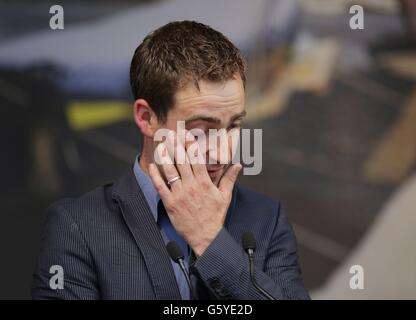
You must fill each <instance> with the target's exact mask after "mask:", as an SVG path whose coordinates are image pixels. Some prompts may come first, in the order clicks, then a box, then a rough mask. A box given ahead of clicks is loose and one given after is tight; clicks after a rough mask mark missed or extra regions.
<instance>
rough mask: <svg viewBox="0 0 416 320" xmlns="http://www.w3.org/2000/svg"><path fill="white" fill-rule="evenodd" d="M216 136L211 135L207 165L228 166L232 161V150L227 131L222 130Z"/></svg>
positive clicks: (209, 137)
mask: <svg viewBox="0 0 416 320" xmlns="http://www.w3.org/2000/svg"><path fill="white" fill-rule="evenodd" d="M216 132H217V133H216V134H211V133H210V134H209V136H208V147H207V154H206V158H207V164H211V165H216V164H228V163H229V161H230V148H229V141H228V135H227V131H226V130H225V129H220V130H217V131H216Z"/></svg>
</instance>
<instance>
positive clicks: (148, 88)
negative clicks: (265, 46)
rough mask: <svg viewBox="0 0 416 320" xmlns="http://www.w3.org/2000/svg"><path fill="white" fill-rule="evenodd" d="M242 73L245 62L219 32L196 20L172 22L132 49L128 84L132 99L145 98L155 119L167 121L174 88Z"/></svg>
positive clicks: (244, 72) (227, 78) (228, 77)
mask: <svg viewBox="0 0 416 320" xmlns="http://www.w3.org/2000/svg"><path fill="white" fill-rule="evenodd" d="M236 74H239V75H240V76H241V79H242V80H243V83H244V85H245V81H246V63H245V61H244V58H243V57H242V55H241V53H240V51H239V50H238V49H237V48H236V47H235V46H234V45H233V44H232V43H231V41H230V40H228V39H227V38H226V37H225V36H224V35H223V34H222V33H220V32H218V31H216V30H214V29H212V28H211V27H209V26H207V25H204V24H202V23H198V22H195V21H175V22H171V23H168V24H166V25H164V26H162V27H160V28H159V29H157V30H155V31H153V32H152V33H150V34H149V35H147V36H146V38H145V39H144V40H143V42H142V43H141V44H140V45H139V46H138V47H137V49H136V51H135V52H134V56H133V59H132V61H131V66H130V86H131V90H132V93H133V96H134V98H135V99H136V100H137V99H139V98H142V99H145V100H146V101H147V102H148V103H149V105H150V107H151V108H152V110H153V111H154V112H155V113H156V115H157V117H158V119H159V120H160V121H162V122H164V121H166V118H167V113H168V111H169V109H170V108H171V107H172V106H173V105H174V97H175V93H176V91H177V90H178V89H179V88H180V87H182V86H185V85H187V84H188V83H189V82H193V83H194V84H195V85H196V87H197V88H198V81H199V80H210V81H218V82H223V81H227V80H230V79H232V78H233V77H234V76H235V75H236Z"/></svg>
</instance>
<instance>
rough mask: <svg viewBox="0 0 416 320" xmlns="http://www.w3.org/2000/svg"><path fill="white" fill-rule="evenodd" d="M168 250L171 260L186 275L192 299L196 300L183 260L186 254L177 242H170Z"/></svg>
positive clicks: (167, 246)
mask: <svg viewBox="0 0 416 320" xmlns="http://www.w3.org/2000/svg"><path fill="white" fill-rule="evenodd" d="M166 250H168V253H169V256H170V258H171V259H172V260H173V261H175V262H176V263H177V264H179V267H180V268H181V270H182V272H183V274H184V275H185V279H186V282H187V283H188V287H189V292H190V293H191V299H192V300H193V299H194V291H193V289H192V285H191V280H190V279H189V274H188V271H187V270H186V267H185V261H184V260H183V258H184V254H183V251H182V248H181V247H180V246H179V244H178V243H177V242H176V241H173V240H172V241H169V243H168V244H167V245H166Z"/></svg>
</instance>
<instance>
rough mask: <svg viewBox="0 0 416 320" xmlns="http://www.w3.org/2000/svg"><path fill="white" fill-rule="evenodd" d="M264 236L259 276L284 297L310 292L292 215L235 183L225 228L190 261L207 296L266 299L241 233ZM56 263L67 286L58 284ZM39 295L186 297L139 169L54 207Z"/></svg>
mask: <svg viewBox="0 0 416 320" xmlns="http://www.w3.org/2000/svg"><path fill="white" fill-rule="evenodd" d="M245 231H251V232H252V233H253V234H254V235H255V237H256V240H257V249H256V253H255V265H256V266H255V268H256V270H255V271H256V279H257V282H258V283H259V284H260V285H261V286H263V287H264V288H265V289H266V290H267V291H269V292H270V293H271V294H272V295H274V296H275V297H276V298H278V299H308V298H309V296H308V293H307V292H306V290H305V288H304V286H303V283H302V279H301V275H300V268H299V265H298V259H297V253H296V242H295V237H294V234H293V231H292V228H291V227H290V225H289V222H288V220H287V217H286V214H285V212H284V210H283V208H282V206H281V205H280V204H279V203H276V202H274V201H273V200H271V199H269V198H268V197H266V196H264V195H261V194H258V193H255V192H252V191H249V190H247V189H245V188H242V187H240V186H238V185H236V186H235V187H234V190H233V197H232V201H231V204H230V208H229V211H228V213H227V218H226V221H225V225H224V228H223V229H222V230H221V232H220V233H219V234H218V236H217V237H216V239H215V240H214V241H213V242H212V243H211V245H210V246H209V247H208V249H207V250H206V251H205V252H204V254H203V255H202V256H200V257H199V258H198V259H197V260H196V261H195V262H194V264H193V265H192V266H191V267H190V272H191V273H192V275H193V277H194V279H196V282H197V288H198V292H199V296H200V297H201V298H202V299H230V298H231V299H263V296H261V295H260V294H259V293H258V292H257V290H256V289H255V288H254V287H253V285H252V284H251V282H250V277H249V265H248V257H247V255H246V254H245V253H244V251H243V249H242V247H241V244H240V243H241V237H242V234H243V233H244V232H245ZM52 265H60V266H62V268H63V270H64V288H63V289H51V287H50V284H49V282H50V279H51V277H52V276H53V274H51V273H50V272H49V271H50V267H51V266H52ZM32 297H33V298H34V299H180V298H181V297H180V293H179V289H178V285H177V283H176V279H175V276H174V272H173V268H172V265H171V262H170V258H169V256H168V254H167V251H166V249H165V244H164V241H163V238H162V236H161V234H160V232H159V229H158V226H157V224H156V222H155V219H154V218H153V217H152V214H151V211H150V209H149V207H148V205H147V202H146V200H145V197H144V195H143V193H142V192H141V190H140V188H139V187H138V184H137V182H136V181H135V177H134V175H133V171H132V170H130V171H128V172H127V173H126V174H125V175H124V176H123V178H122V179H121V180H119V181H118V182H117V183H115V184H112V183H111V184H107V185H104V186H102V187H99V188H97V189H95V190H93V191H91V192H89V193H87V194H85V195H84V196H82V197H80V198H78V199H64V200H60V201H58V202H56V203H54V204H52V205H51V206H50V207H49V208H48V213H47V218H46V224H45V229H44V232H43V236H42V239H41V250H40V254H39V258H38V261H37V265H36V268H35V272H34V275H33V284H32Z"/></svg>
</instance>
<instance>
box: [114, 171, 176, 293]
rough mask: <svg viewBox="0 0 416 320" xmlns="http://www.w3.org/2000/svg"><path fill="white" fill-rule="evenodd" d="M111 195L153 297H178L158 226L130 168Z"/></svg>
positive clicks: (174, 279)
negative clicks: (142, 264) (144, 269)
mask: <svg viewBox="0 0 416 320" xmlns="http://www.w3.org/2000/svg"><path fill="white" fill-rule="evenodd" d="M113 198H114V199H115V200H116V201H117V202H118V204H119V206H120V209H121V212H122V214H123V217H124V219H125V221H126V224H127V226H128V228H129V229H130V232H131V233H132V235H133V237H134V239H135V241H136V243H137V246H138V247H139V249H140V251H141V253H142V255H143V257H144V260H145V263H146V266H147V271H148V273H149V275H150V278H151V281H152V284H153V289H154V292H155V295H156V298H157V299H162V300H176V299H181V295H180V292H179V287H178V284H177V282H176V278H175V274H174V272H173V268H172V264H171V262H170V257H169V255H168V253H167V251H166V247H165V243H164V241H163V238H162V235H161V233H160V231H159V227H158V226H157V224H156V221H155V219H154V217H153V215H152V213H151V211H150V208H149V206H148V204H147V201H146V198H145V196H144V194H143V192H142V191H141V189H140V188H139V186H138V184H137V181H136V180H135V177H134V174H133V171H132V170H129V172H127V173H126V174H125V175H124V176H123V178H122V179H121V180H120V181H119V182H118V183H117V184H116V185H115V186H114V192H113Z"/></svg>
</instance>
